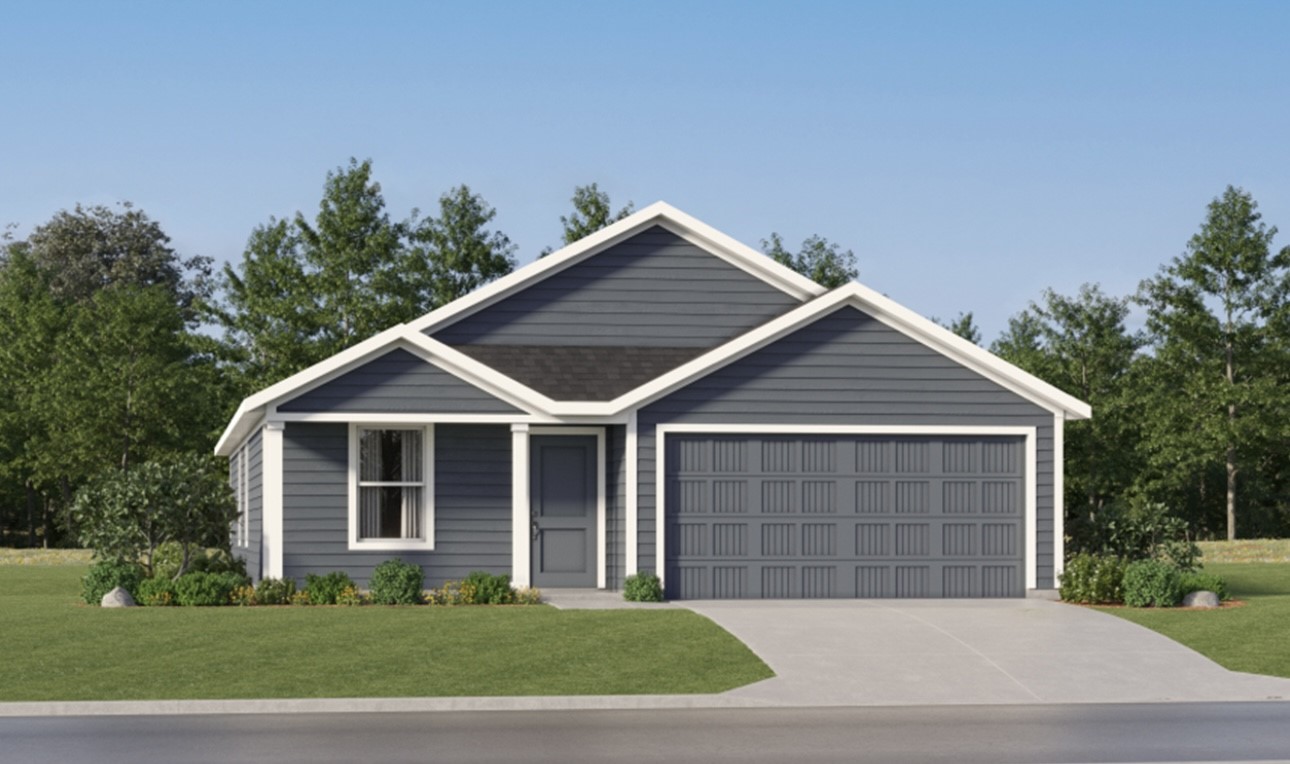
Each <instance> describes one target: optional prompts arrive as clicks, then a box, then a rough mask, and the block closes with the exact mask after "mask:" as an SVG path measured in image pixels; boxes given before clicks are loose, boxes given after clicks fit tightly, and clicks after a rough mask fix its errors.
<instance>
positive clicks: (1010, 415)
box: [638, 308, 1054, 589]
mask: <svg viewBox="0 0 1290 764" xmlns="http://www.w3.org/2000/svg"><path fill="white" fill-rule="evenodd" d="M669 423H675V424H783V425H928V426H964V425H968V426H1018V427H1034V428H1035V431H1036V451H1037V453H1036V462H1037V465H1036V470H1035V478H1036V480H1035V482H1036V497H1035V498H1036V520H1035V525H1036V528H1035V531H1036V532H1035V534H1034V535H1035V536H1037V539H1038V543H1037V548H1036V566H1037V581H1036V583H1037V586H1038V587H1039V588H1041V589H1045V588H1052V587H1053V586H1054V582H1053V550H1054V545H1053V414H1052V413H1051V412H1049V411H1047V410H1045V409H1043V408H1041V407H1039V406H1037V405H1035V404H1033V403H1031V402H1029V401H1027V400H1025V399H1023V398H1022V397H1020V396H1018V395H1017V394H1015V393H1013V392H1011V391H1009V390H1006V389H1004V388H1003V387H1001V386H999V385H997V384H996V383H994V382H992V381H990V380H988V379H986V378H984V377H982V376H981V375H979V374H977V373H976V372H973V371H971V370H969V369H967V368H965V367H962V366H960V365H958V364H957V363H955V362H954V361H952V360H950V359H948V358H946V357H944V356H942V355H940V354H939V353H937V352H935V351H933V350H931V349H929V348H927V347H925V346H923V345H922V344H920V343H917V342H915V341H913V340H911V339H909V338H908V337H905V336H904V335H903V334H900V333H899V332H897V331H895V330H893V329H891V328H889V327H887V326H886V325H884V324H882V323H881V322H879V321H878V320H876V319H874V318H873V317H871V316H868V315H866V314H864V313H862V312H860V311H859V310H856V309H854V308H843V309H840V310H838V311H835V312H834V313H831V314H829V315H827V316H824V317H822V318H821V319H819V320H818V321H816V322H815V323H814V324H811V325H810V326H807V327H804V328H802V329H799V330H798V331H796V332H794V333H792V334H790V335H788V336H786V337H784V338H782V339H780V340H778V341H776V342H774V343H772V344H770V345H768V346H767V347H765V348H762V349H761V350H759V351H757V352H754V353H752V354H750V355H748V356H746V357H744V358H742V359H740V360H738V361H736V362H734V363H732V364H730V365H728V366H726V367H724V368H722V369H719V370H718V371H716V372H714V373H712V374H710V375H708V376H706V377H703V378H702V379H699V380H696V381H695V382H693V383H691V384H690V385H688V386H687V387H684V388H682V389H681V390H678V391H676V392H674V393H672V394H670V395H668V396H666V397H664V398H662V399H660V400H658V401H656V402H654V403H652V404H650V405H648V406H646V407H645V408H643V409H642V410H641V411H640V413H639V427H640V429H639V453H638V465H639V473H638V474H639V496H640V499H639V505H638V522H639V524H638V538H639V545H638V550H639V559H640V567H641V569H643V570H654V568H655V559H656V558H655V550H656V546H655V522H654V520H655V509H656V496H655V493H656V490H655V479H656V473H655V465H656V461H655V460H656V441H657V435H656V431H655V428H656V427H657V426H658V425H660V424H669ZM1026 534H1027V536H1028V537H1029V536H1031V535H1032V534H1031V531H1030V530H1029V529H1027V530H1026Z"/></svg>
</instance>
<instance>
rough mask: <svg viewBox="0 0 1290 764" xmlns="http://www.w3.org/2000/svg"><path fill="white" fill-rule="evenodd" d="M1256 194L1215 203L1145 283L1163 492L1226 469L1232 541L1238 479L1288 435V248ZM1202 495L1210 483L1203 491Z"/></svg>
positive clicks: (1235, 194) (1150, 411)
mask: <svg viewBox="0 0 1290 764" xmlns="http://www.w3.org/2000/svg"><path fill="white" fill-rule="evenodd" d="M1276 232H1277V229H1276V228H1275V227H1272V228H1269V227H1267V226H1266V225H1265V224H1264V223H1263V222H1262V215H1261V214H1260V213H1259V212H1258V204H1257V203H1256V202H1255V201H1254V199H1253V198H1252V197H1251V196H1250V194H1249V193H1247V192H1245V191H1243V190H1241V189H1238V188H1233V187H1232V186H1228V187H1227V189H1226V190H1225V191H1224V192H1223V194H1222V195H1221V196H1219V197H1217V198H1216V199H1214V200H1213V201H1211V202H1210V204H1209V207H1208V211H1207V215H1206V219H1205V222H1204V223H1203V224H1202V225H1201V228H1200V231H1199V232H1198V233H1196V235H1194V236H1193V237H1192V238H1191V240H1190V241H1189V242H1188V243H1187V248H1186V251H1185V252H1184V253H1183V254H1182V255H1180V256H1178V257H1176V258H1174V260H1173V261H1172V262H1171V263H1169V264H1167V265H1166V266H1164V267H1163V268H1162V269H1161V271H1160V272H1159V274H1157V275H1156V277H1155V278H1153V279H1150V280H1148V281H1145V282H1143V284H1142V286H1141V288H1140V290H1139V295H1138V299H1139V300H1140V301H1141V303H1142V304H1143V305H1144V306H1145V307H1146V309H1147V329H1148V331H1149V333H1150V337H1151V349H1152V355H1151V359H1150V362H1149V363H1148V364H1147V371H1148V374H1149V379H1150V384H1149V385H1148V386H1147V389H1148V390H1150V394H1149V395H1147V396H1146V401H1145V403H1146V405H1147V412H1146V416H1144V417H1143V421H1144V426H1145V428H1146V436H1147V441H1148V448H1147V451H1148V453H1149V454H1150V462H1149V463H1150V465H1151V466H1152V467H1153V470H1152V472H1153V475H1152V478H1153V479H1154V481H1155V485H1154V486H1150V487H1151V488H1154V489H1156V490H1161V489H1163V490H1169V489H1173V490H1175V491H1176V490H1177V489H1179V488H1180V487H1181V483H1182V482H1183V481H1186V482H1193V483H1194V482H1195V481H1196V476H1198V475H1203V474H1204V473H1205V472H1206V470H1207V469H1209V468H1210V467H1211V466H1213V465H1221V468H1222V473H1223V489H1224V490H1223V495H1224V499H1225V502H1224V504H1225V507H1224V509H1225V520H1226V530H1227V538H1228V539H1234V538H1236V534H1237V515H1238V504H1239V502H1238V498H1239V497H1238V478H1239V477H1241V476H1242V475H1243V474H1244V473H1245V472H1246V471H1254V469H1255V468H1256V467H1257V466H1258V464H1259V461H1260V458H1261V456H1262V455H1265V454H1268V453H1272V452H1275V451H1276V450H1278V449H1284V444H1285V442H1286V440H1287V435H1288V434H1290V386H1287V385H1286V381H1287V380H1286V368H1287V365H1290V352H1288V350H1287V334H1286V327H1287V325H1290V317H1288V316H1287V313H1288V312H1290V307H1287V297H1288V296H1290V248H1283V249H1281V250H1280V251H1279V252H1276V253H1273V251H1272V240H1273V238H1274V237H1275V235H1276ZM1201 485H1202V488H1201V490H1202V491H1203V483H1202V484H1201Z"/></svg>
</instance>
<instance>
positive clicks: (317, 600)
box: [305, 570, 354, 605]
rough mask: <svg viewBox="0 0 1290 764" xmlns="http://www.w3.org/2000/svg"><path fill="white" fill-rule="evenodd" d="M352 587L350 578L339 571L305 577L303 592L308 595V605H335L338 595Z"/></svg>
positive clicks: (352, 583)
mask: <svg viewBox="0 0 1290 764" xmlns="http://www.w3.org/2000/svg"><path fill="white" fill-rule="evenodd" d="M353 586H354V582H353V581H352V580H351V579H350V577H349V576H348V575H347V574H346V573H344V572H342V571H339V570H336V571H332V572H331V573H328V574H326V575H323V576H320V575H317V574H314V573H310V574H309V575H307V576H305V592H306V593H308V595H309V604H310V605H335V604H336V600H337V598H338V597H340V593H341V592H343V591H345V589H346V588H350V587H353Z"/></svg>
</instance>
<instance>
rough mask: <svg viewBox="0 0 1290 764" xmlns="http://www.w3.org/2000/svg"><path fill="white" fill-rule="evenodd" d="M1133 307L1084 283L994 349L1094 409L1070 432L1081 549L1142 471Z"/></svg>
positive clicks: (1069, 487) (1037, 307)
mask: <svg viewBox="0 0 1290 764" xmlns="http://www.w3.org/2000/svg"><path fill="white" fill-rule="evenodd" d="M1128 315H1129V301H1128V299H1125V298H1115V297H1109V296H1107V295H1106V294H1104V293H1103V292H1102V290H1101V289H1100V288H1099V287H1097V286H1095V285H1089V284H1085V285H1083V286H1082V287H1080V290H1079V293H1078V294H1076V295H1074V296H1065V295H1061V294H1058V293H1057V292H1054V291H1053V290H1051V289H1049V290H1046V291H1045V292H1044V295H1043V299H1042V301H1041V302H1038V303H1031V305H1030V307H1029V308H1028V309H1026V310H1025V311H1023V312H1022V313H1021V314H1019V315H1017V316H1015V317H1014V318H1012V319H1011V320H1010V321H1009V323H1008V329H1007V330H1006V331H1005V332H1004V333H1003V334H1002V335H1001V336H1000V337H999V339H998V340H996V341H995V342H994V343H993V345H992V346H991V350H992V351H993V352H994V353H995V354H996V355H998V356H1000V357H1001V358H1003V359H1004V360H1007V361H1009V362H1011V363H1013V364H1016V365H1017V366H1019V367H1021V368H1023V369H1025V370H1027V371H1029V372H1031V373H1032V374H1034V375H1036V376H1038V377H1040V378H1042V379H1044V380H1046V381H1047V382H1049V383H1050V384H1053V385H1056V386H1057V387H1059V388H1061V389H1063V390H1065V391H1066V392H1068V393H1070V394H1071V395H1074V396H1075V397H1077V398H1080V399H1081V400H1084V401H1086V402H1088V403H1089V404H1090V405H1091V406H1092V407H1093V418H1092V419H1090V420H1085V421H1078V422H1071V423H1069V424H1068V425H1067V427H1066V441H1065V445H1066V448H1065V460H1066V496H1065V499H1066V502H1065V503H1066V512H1067V515H1068V516H1069V517H1070V519H1071V522H1070V523H1069V524H1068V528H1069V529H1070V531H1071V532H1072V533H1073V534H1074V535H1075V537H1076V545H1077V546H1080V545H1081V544H1082V543H1083V542H1084V541H1085V540H1086V539H1085V538H1084V536H1085V535H1086V534H1087V533H1088V532H1089V531H1091V529H1092V527H1094V523H1095V522H1096V520H1097V513H1098V512H1099V511H1100V510H1101V509H1102V508H1103V506H1104V505H1105V504H1106V503H1107V502H1108V501H1110V500H1113V499H1116V498H1118V497H1120V496H1122V495H1123V494H1124V493H1125V491H1127V490H1128V488H1129V487H1130V485H1131V484H1132V482H1133V480H1134V478H1135V476H1136V475H1137V472H1138V466H1137V462H1136V459H1135V454H1136V451H1135V447H1136V444H1137V442H1138V438H1139V434H1138V431H1137V424H1136V423H1137V421H1138V416H1137V413H1136V411H1135V410H1134V400H1135V393H1136V389H1135V382H1134V369H1135V363H1136V360H1137V354H1138V351H1139V349H1140V348H1141V346H1142V338H1141V337H1140V336H1139V335H1137V334H1135V333H1132V332H1130V331H1128V329H1127V327H1126V325H1125V322H1126V319H1127V318H1128Z"/></svg>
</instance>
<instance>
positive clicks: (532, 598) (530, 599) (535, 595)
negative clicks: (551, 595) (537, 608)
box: [515, 586, 542, 605]
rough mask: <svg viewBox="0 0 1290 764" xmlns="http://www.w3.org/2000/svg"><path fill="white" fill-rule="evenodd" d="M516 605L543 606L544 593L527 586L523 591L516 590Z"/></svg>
mask: <svg viewBox="0 0 1290 764" xmlns="http://www.w3.org/2000/svg"><path fill="white" fill-rule="evenodd" d="M515 604H516V605H541V604H542V591H541V590H540V589H534V588H533V587H531V586H526V587H524V588H523V589H516V590H515Z"/></svg>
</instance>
